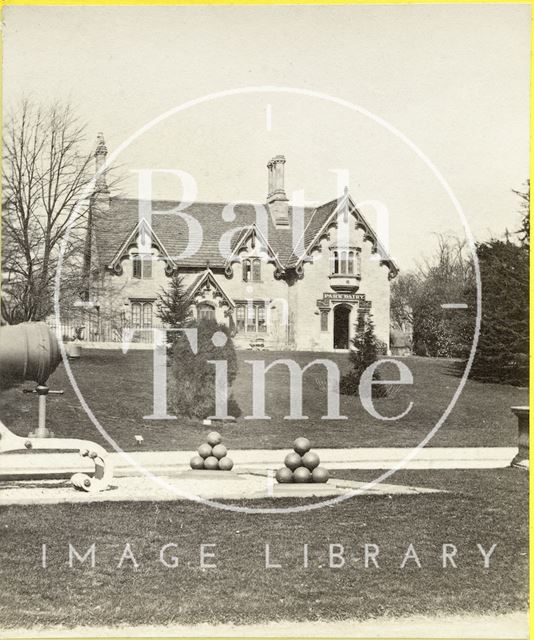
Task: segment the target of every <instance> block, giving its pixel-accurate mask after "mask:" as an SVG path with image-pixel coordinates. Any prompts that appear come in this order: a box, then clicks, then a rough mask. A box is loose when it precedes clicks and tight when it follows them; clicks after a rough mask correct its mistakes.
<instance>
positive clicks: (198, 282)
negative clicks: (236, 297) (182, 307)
mask: <svg viewBox="0 0 534 640" xmlns="http://www.w3.org/2000/svg"><path fill="white" fill-rule="evenodd" d="M207 284H209V285H210V286H212V287H213V288H214V289H215V290H216V291H217V292H218V294H219V296H220V297H221V298H222V299H223V300H224V301H225V302H226V304H227V305H228V306H229V307H230V308H231V309H233V308H234V306H235V305H234V303H233V301H232V299H231V298H230V296H228V295H227V293H226V291H225V290H224V289H223V288H222V286H221V284H220V283H219V282H217V280H216V279H215V276H214V275H213V272H212V270H211V269H210V268H209V267H208V268H207V269H206V270H205V271H204V272H203V273H200V274H199V275H198V276H197V277H196V278H195V279H194V280H193V282H192V283H191V284H190V285H189V287H188V288H187V290H186V295H187V296H188V297H189V298H192V297H193V296H194V295H195V294H196V292H197V291H199V290H200V289H202V288H203V287H205V286H206V285H207Z"/></svg>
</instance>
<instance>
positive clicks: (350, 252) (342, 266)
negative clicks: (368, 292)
mask: <svg viewBox="0 0 534 640" xmlns="http://www.w3.org/2000/svg"><path fill="white" fill-rule="evenodd" d="M332 275H335V276H338V275H340V276H359V275H360V251H359V250H358V249H334V250H333V251H332Z"/></svg>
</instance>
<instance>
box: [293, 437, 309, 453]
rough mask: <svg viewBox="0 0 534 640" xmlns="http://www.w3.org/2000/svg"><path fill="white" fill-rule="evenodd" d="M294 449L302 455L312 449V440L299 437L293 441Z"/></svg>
mask: <svg viewBox="0 0 534 640" xmlns="http://www.w3.org/2000/svg"><path fill="white" fill-rule="evenodd" d="M293 449H294V450H295V451H296V452H297V453H298V454H300V455H301V456H302V455H304V454H305V453H307V452H308V451H309V450H310V449H311V442H310V441H309V440H308V438H297V439H296V440H295V442H294V443H293Z"/></svg>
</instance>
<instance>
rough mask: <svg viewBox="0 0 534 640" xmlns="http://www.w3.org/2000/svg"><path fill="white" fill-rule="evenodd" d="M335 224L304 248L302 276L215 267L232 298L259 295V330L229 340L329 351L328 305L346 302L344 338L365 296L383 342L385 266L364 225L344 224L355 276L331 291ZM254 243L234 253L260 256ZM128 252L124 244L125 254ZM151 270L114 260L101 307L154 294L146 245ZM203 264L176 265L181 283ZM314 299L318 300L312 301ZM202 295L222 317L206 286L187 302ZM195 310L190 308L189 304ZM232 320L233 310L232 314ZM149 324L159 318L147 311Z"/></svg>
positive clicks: (157, 267)
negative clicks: (257, 275)
mask: <svg viewBox="0 0 534 640" xmlns="http://www.w3.org/2000/svg"><path fill="white" fill-rule="evenodd" d="M337 234H338V232H337V229H336V228H335V227H331V229H330V231H329V233H328V235H327V236H326V237H324V238H323V239H322V240H321V242H320V245H319V246H318V247H317V248H316V249H315V250H314V251H313V253H312V262H307V263H305V264H304V266H303V277H302V278H300V279H296V278H295V279H294V280H292V281H290V282H288V281H286V280H284V279H279V278H276V277H275V271H276V266H275V264H273V263H272V262H270V263H268V262H265V261H263V262H262V263H261V279H260V281H258V282H256V281H252V280H249V281H248V282H245V281H244V280H243V273H242V266H241V264H240V263H235V264H234V265H233V277H231V278H228V277H226V275H225V274H224V273H222V272H221V271H220V270H219V271H217V270H215V272H214V274H213V275H214V278H215V280H216V281H217V283H218V284H219V285H220V287H221V288H222V290H223V291H224V292H225V293H226V295H227V296H228V297H229V298H230V299H231V300H233V301H234V302H237V301H241V302H243V301H244V302H245V303H250V304H253V303H254V302H255V301H256V302H258V301H263V302H264V303H265V314H266V325H267V329H266V331H265V332H258V333H256V334H254V333H248V332H239V333H238V334H237V335H236V337H235V342H236V346H237V347H238V348H239V347H241V348H249V347H250V343H251V341H253V340H254V339H255V338H256V337H261V338H263V339H264V341H265V347H266V348H268V349H275V350H276V349H296V350H299V351H332V350H333V349H334V336H333V333H334V317H335V314H336V307H337V306H338V305H343V306H344V307H346V308H350V315H349V322H348V324H349V340H350V339H351V338H352V337H353V335H354V331H355V325H356V323H357V321H358V318H359V314H360V313H361V310H362V308H363V307H364V306H366V304H368V303H369V302H370V303H371V307H370V310H371V313H372V316H373V320H374V323H375V330H376V335H377V337H378V338H379V339H380V340H381V341H382V342H384V343H385V344H386V345H387V346H388V347H389V326H390V309H389V303H390V282H389V278H388V276H389V269H388V267H387V266H385V265H381V264H380V259H379V256H378V254H376V253H375V254H374V253H373V252H372V248H373V244H372V242H371V241H370V240H369V239H365V237H364V232H363V231H362V230H361V229H356V228H355V227H354V225H353V224H351V225H350V237H349V240H348V242H349V245H350V246H351V247H354V248H355V249H357V250H359V252H360V260H357V261H356V267H357V265H360V267H359V268H360V275H361V279H359V280H357V279H356V278H354V277H348V276H347V279H348V280H349V281H350V282H352V283H353V284H354V286H355V287H357V289H356V290H355V291H354V292H353V293H352V294H348V295H346V294H344V293H336V292H335V291H334V290H333V289H332V284H333V283H334V282H336V281H337V282H338V283H339V280H340V279H343V278H344V277H339V276H338V277H337V279H336V278H334V277H332V251H333V249H334V248H336V247H337V244H338V237H337ZM260 250H261V246H260V244H259V243H258V242H256V243H255V244H254V246H253V244H252V242H249V243H248V244H247V245H246V246H245V247H243V250H242V251H241V252H240V256H241V257H242V258H256V257H261V253H260ZM132 252H133V253H135V247H132V249H131V254H132ZM154 258H155V259H154V260H153V262H152V277H151V278H149V279H144V278H134V277H133V261H132V260H131V259H128V258H126V259H124V260H123V261H122V262H121V266H122V273H121V274H118V275H112V274H110V275H109V276H107V278H106V285H105V287H106V288H107V292H105V294H104V295H103V296H101V299H102V302H103V310H104V309H106V310H107V313H108V314H109V315H111V316H113V315H115V316H116V317H117V318H118V317H119V316H120V315H122V317H123V318H127V319H128V320H129V319H130V318H131V304H132V301H136V300H146V301H150V300H152V301H155V300H156V298H157V295H158V293H159V292H160V291H161V290H162V289H164V288H165V287H167V286H168V283H169V277H168V276H167V275H166V273H165V263H164V262H163V261H162V260H158V259H157V258H158V255H157V252H156V251H155V250H154ZM203 272H204V269H199V270H198V271H197V272H196V273H187V272H184V274H183V275H184V285H185V286H186V287H188V286H189V285H191V284H192V283H193V282H194V281H195V280H196V279H197V278H198V276H199V275H200V274H202V273H203ZM318 301H320V303H319V305H318ZM202 302H204V303H208V304H210V305H212V307H213V308H214V310H215V315H216V320H217V321H218V322H221V323H225V324H229V323H230V322H229V318H228V313H227V312H228V307H227V306H225V305H224V303H223V301H222V300H221V297H220V296H219V295H217V293H216V292H215V291H214V290H213V287H211V288H210V287H206V288H203V289H202V290H201V291H199V292H198V294H197V295H196V296H195V303H196V304H197V305H198V304H200V303H202ZM327 309H328V312H327V318H328V319H327V325H328V326H327V330H326V331H324V330H322V326H321V312H326V310H327ZM195 311H196V309H195ZM233 319H234V322H235V320H236V318H235V313H234V315H233ZM154 324H155V325H158V324H159V321H158V320H157V318H156V316H155V315H154Z"/></svg>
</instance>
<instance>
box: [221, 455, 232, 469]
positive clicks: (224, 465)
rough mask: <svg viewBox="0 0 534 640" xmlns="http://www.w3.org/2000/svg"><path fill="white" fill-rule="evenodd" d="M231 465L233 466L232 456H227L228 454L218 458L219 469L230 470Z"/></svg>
mask: <svg viewBox="0 0 534 640" xmlns="http://www.w3.org/2000/svg"><path fill="white" fill-rule="evenodd" d="M233 466H234V461H233V460H232V458H229V457H228V456H224V458H221V459H220V460H219V469H220V470H221V471H231V470H232V467H233Z"/></svg>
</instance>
